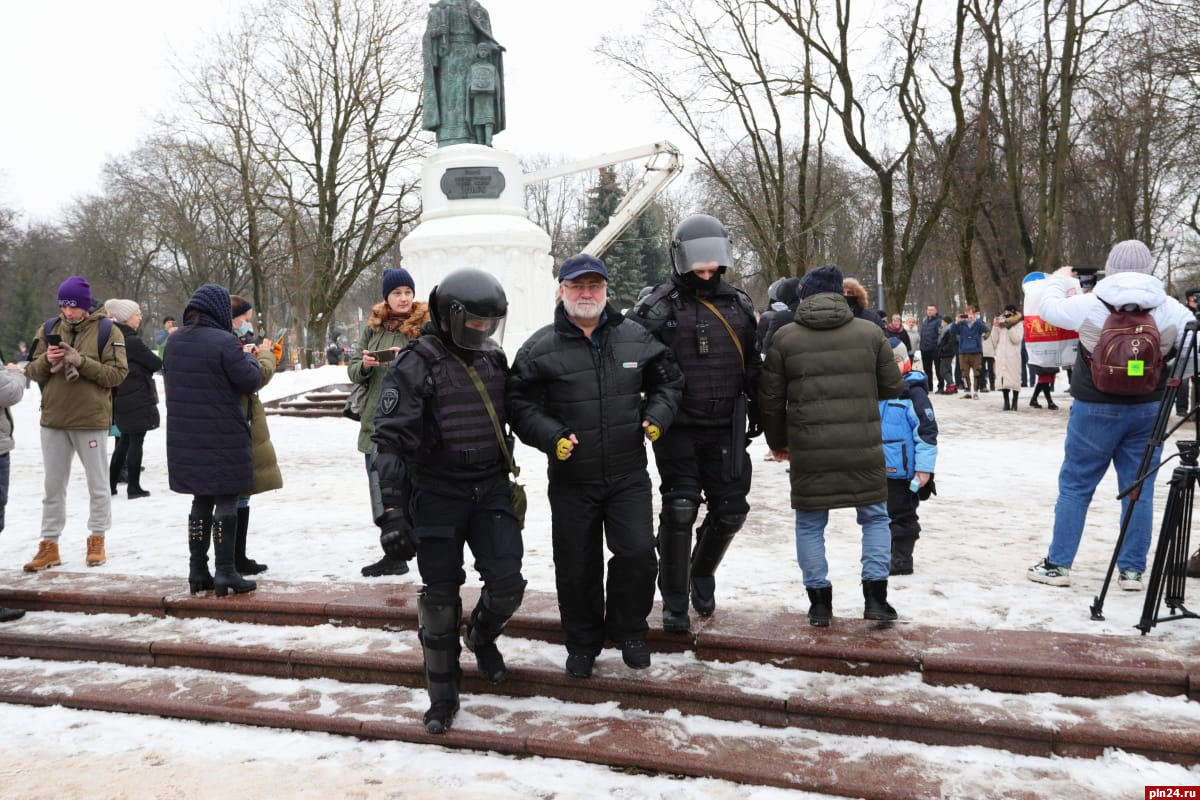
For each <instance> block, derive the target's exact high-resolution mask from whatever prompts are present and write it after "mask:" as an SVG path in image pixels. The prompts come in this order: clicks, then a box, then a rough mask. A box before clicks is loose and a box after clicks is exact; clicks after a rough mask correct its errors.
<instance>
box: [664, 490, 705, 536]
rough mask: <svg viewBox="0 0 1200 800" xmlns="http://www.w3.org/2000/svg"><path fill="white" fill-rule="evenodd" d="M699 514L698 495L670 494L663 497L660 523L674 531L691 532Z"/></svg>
mask: <svg viewBox="0 0 1200 800" xmlns="http://www.w3.org/2000/svg"><path fill="white" fill-rule="evenodd" d="M699 513H700V495H698V494H684V493H682V492H680V493H672V494H668V495H665V496H664V497H663V503H662V513H661V516H662V523H663V525H664V526H665V527H667V528H671V529H674V530H691V528H692V526H693V525H695V524H696V517H697V516H698V515H699Z"/></svg>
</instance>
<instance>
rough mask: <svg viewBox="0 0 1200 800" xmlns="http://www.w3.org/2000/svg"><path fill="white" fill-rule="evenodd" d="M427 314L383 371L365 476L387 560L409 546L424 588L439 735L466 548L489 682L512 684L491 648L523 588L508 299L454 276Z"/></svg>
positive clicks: (454, 691) (429, 681)
mask: <svg viewBox="0 0 1200 800" xmlns="http://www.w3.org/2000/svg"><path fill="white" fill-rule="evenodd" d="M429 312H430V317H431V321H430V322H427V323H425V325H424V326H423V327H422V328H421V335H420V336H419V337H417V338H415V339H414V340H413V341H412V342H410V343H409V344H408V345H407V346H406V347H405V349H404V350H403V351H401V353H400V355H399V356H398V357H397V358H396V360H395V361H394V362H392V366H391V367H390V368H388V370H387V372H386V373H385V374H384V377H383V382H382V384H381V388H382V392H381V394H380V395H379V404H378V406H377V408H376V412H375V427H374V432H373V433H372V435H371V438H372V440H373V441H374V442H375V446H376V450H377V452H376V453H375V456H374V458H373V459H372V461H371V469H372V470H373V471H375V472H377V473H378V477H379V482H378V486H379V492H378V498H375V497H373V498H372V502H373V504H376V503H377V504H378V505H379V506H380V507H379V508H377V509H376V510H375V516H376V520H377V521H378V522H379V526H380V529H381V534H380V544H381V545H382V546H383V548H384V551H385V552H387V553H388V554H390V555H394V556H396V557H397V558H400V559H402V560H408V559H409V558H411V557H412V555H413V549H412V546H413V545H415V550H416V557H417V569H418V571H419V572H420V573H421V581H422V582H423V583H424V586H422V587H421V594H420V596H419V597H418V599H417V612H418V616H419V618H420V626H421V627H420V639H421V649H422V652H423V654H424V658H425V685H426V687H427V689H428V692H429V710H428V711H427V712H425V730H426V731H427V732H428V733H436V734H441V733H445V732H446V731H447V730H449V728H450V726H451V725H452V724H453V722H454V717H455V714H456V713H457V712H458V690H459V682H460V680H461V678H462V669H461V668H460V667H459V655H460V653H461V652H462V648H461V646H460V638H459V629H460V627H461V625H462V597H461V595H460V589H461V587H462V585H463V583H464V582H465V581H466V577H467V576H466V572H465V571H464V570H463V545H467V546H468V547H470V548H471V554H472V555H473V556H474V566H475V569H476V570H478V571H479V576H480V577H481V578H482V579H483V588H482V589H481V590H480V592H479V601H478V602H477V603H476V605H475V609H474V610H473V611H472V612H471V617H470V619H469V620H468V621H467V631H466V636H465V637H464V638H465V641H466V643H467V647H468V648H469V649H470V650H471V651H472V652H474V653H475V659H476V662H477V663H478V665H479V671H480V672H481V673H482V674H483V677H484V679H485V680H487V681H488V682H490V683H501V682H503V681H504V680H506V679H507V678H508V672H507V669H506V667H505V664H504V658H503V657H502V656H501V654H500V650H499V648H498V647H497V646H496V639H497V638H498V637H499V636H500V632H501V631H502V630H503V629H504V626H505V625H506V624H507V623H508V620H509V618H510V617H512V615H513V612H515V611H516V610H517V608H518V607H519V606H520V605H521V599H522V597H524V593H525V579H524V578H523V577H521V559H522V557H523V556H524V545H523V542H522V539H521V523H520V522H519V521H518V519H517V515H516V512H515V511H514V510H513V505H512V500H511V496H510V492H509V483H508V472H509V465H510V463H511V461H510V458H511V455H512V445H511V442H512V440H511V437H507V438H506V439H505V440H504V441H503V442H502V441H501V439H500V438H499V434H498V429H499V430H503V428H504V425H505V423H507V422H508V420H509V414H508V405H507V403H506V399H505V392H506V388H507V378H508V360H507V359H506V358H505V356H504V350H502V349H501V348H500V345H499V339H500V338H501V337H502V336H503V327H504V318H505V316H506V315H507V313H508V298H507V296H506V295H505V292H504V289H503V287H501V286H500V282H499V281H497V280H496V279H495V277H494V276H492V275H491V274H489V273H486V272H483V271H482V270H478V269H459V270H455V271H453V272H451V273H449V274H448V275H446V277H444V278H443V279H442V280H441V282H440V283H438V285H437V286H435V287H434V288H433V291H432V292H431V293H430V295H429ZM493 337H495V338H493ZM485 395H486V397H487V400H486V401H485V400H484V397H485ZM493 415H494V417H493ZM410 525H411V529H410ZM409 543H412V544H409Z"/></svg>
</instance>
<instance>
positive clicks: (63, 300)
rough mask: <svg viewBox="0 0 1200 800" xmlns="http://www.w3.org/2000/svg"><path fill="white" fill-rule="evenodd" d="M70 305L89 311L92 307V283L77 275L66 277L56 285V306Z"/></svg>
mask: <svg viewBox="0 0 1200 800" xmlns="http://www.w3.org/2000/svg"><path fill="white" fill-rule="evenodd" d="M63 306H72V307H74V308H82V309H83V310H85V311H90V310H91V308H92V285H91V284H90V283H88V282H87V281H86V280H84V279H83V278H81V277H80V276H78V275H72V276H71V277H69V278H67V279H66V280H65V281H63V282H62V284H61V285H60V286H59V287H58V307H59V308H62V307H63Z"/></svg>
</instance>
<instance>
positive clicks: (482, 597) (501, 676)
mask: <svg viewBox="0 0 1200 800" xmlns="http://www.w3.org/2000/svg"><path fill="white" fill-rule="evenodd" d="M524 596H525V579H524V578H522V577H521V575H520V573H518V574H516V575H513V576H511V577H508V578H504V579H501V580H498V581H495V582H493V583H490V584H484V586H483V590H482V591H481V592H480V593H479V602H478V603H476V604H475V610H474V611H472V612H471V618H470V619H469V620H467V635H466V636H464V637H463V640H464V641H465V642H466V644H467V649H468V650H470V651H471V652H472V653H474V654H475V662H476V663H477V664H478V665H479V672H480V673H481V674H482V675H483V677H484V678H485V679H486V680H487V681H488V683H504V681H506V680H508V669H507V668H506V667H505V666H504V656H502V655H501V654H500V648H498V647H496V639H497V638H499V636H500V634H501V633H502V632H503V631H504V626H505V625H507V624H508V621H509V619H511V618H512V615H513V614H514V613H516V610H517V609H518V608H520V606H521V598H523V597H524Z"/></svg>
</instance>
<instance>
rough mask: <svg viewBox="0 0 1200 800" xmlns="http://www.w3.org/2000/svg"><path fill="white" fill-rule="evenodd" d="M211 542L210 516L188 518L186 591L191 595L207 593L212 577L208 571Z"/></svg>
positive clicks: (210, 587) (209, 589)
mask: <svg viewBox="0 0 1200 800" xmlns="http://www.w3.org/2000/svg"><path fill="white" fill-rule="evenodd" d="M210 541H212V515H211V514H205V515H204V516H200V517H198V516H196V515H194V514H191V515H189V516H188V552H189V553H190V554H191V555H190V556H189V558H188V590H189V591H191V593H192V594H200V592H209V591H212V588H213V576H212V573H210V572H209V571H208V543H209V542H210Z"/></svg>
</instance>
